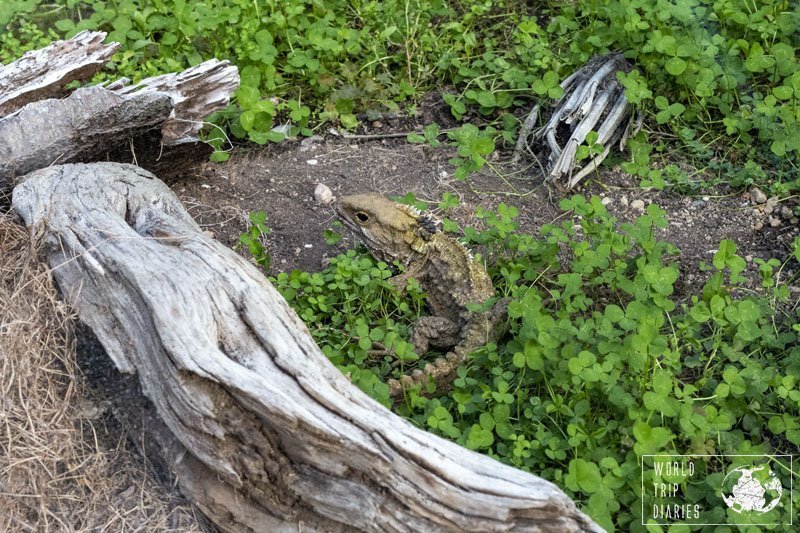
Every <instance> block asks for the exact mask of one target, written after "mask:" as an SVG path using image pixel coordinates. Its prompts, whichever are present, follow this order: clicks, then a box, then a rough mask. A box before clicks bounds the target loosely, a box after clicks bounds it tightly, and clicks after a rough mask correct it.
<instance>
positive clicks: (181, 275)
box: [13, 163, 600, 532]
mask: <svg viewBox="0 0 800 533" xmlns="http://www.w3.org/2000/svg"><path fill="white" fill-rule="evenodd" d="M13 205H14V208H15V209H16V211H17V212H18V213H19V214H20V215H21V216H22V218H23V219H24V220H25V222H26V224H27V225H28V226H29V227H31V228H33V229H34V231H36V232H41V233H42V234H43V235H44V238H45V243H46V250H47V253H48V258H49V261H50V264H51V266H52V268H53V272H54V275H55V277H56V280H57V282H58V285H59V287H60V289H61V290H62V292H63V294H64V295H65V298H66V299H67V301H68V302H69V303H70V304H72V305H74V306H75V307H76V309H77V311H78V313H79V315H80V317H81V320H82V321H83V322H85V323H86V324H88V325H89V326H90V327H91V328H92V330H93V331H94V332H95V334H96V335H97V336H98V338H99V339H100V341H101V342H102V344H103V346H104V347H105V349H106V350H107V352H108V354H109V356H110V357H111V358H112V359H113V361H114V363H115V364H116V366H117V368H119V369H120V370H121V371H123V372H136V373H137V374H138V376H139V379H140V382H141V384H142V388H143V391H144V393H145V394H146V396H147V397H149V398H150V400H151V401H152V402H153V403H154V405H155V407H156V409H157V411H158V413H159V415H160V417H161V418H162V419H163V421H164V422H165V423H166V425H167V427H168V428H169V430H170V431H171V433H172V434H173V435H174V436H175V440H174V442H173V445H172V446H167V447H165V452H166V453H167V454H168V455H170V456H171V457H173V458H174V459H175V463H174V469H175V472H176V473H177V477H178V481H179V483H180V484H181V486H182V489H183V490H184V491H186V492H187V493H188V494H189V495H190V497H191V498H192V499H193V501H194V502H195V503H196V504H197V505H198V506H199V507H200V508H201V509H202V510H203V511H204V512H205V513H206V514H207V515H208V516H209V517H210V518H211V519H212V520H213V521H214V522H215V523H216V525H217V526H218V527H220V528H221V529H223V530H226V531H244V530H252V531H282V530H287V531H288V530H293V531H299V530H312V531H313V530H320V531H323V530H324V531H343V530H354V529H356V530H368V531H384V530H393V531H438V530H463V531H510V530H515V531H517V530H519V531H523V530H527V531H559V532H560V531H577V530H586V531H600V528H599V527H598V526H597V525H596V524H594V523H593V522H592V521H591V520H590V519H588V518H587V517H586V516H585V515H583V514H582V513H581V512H580V511H579V510H578V509H577V508H576V507H575V504H574V503H573V502H572V501H571V500H570V499H569V498H568V497H567V496H566V495H564V494H563V493H562V492H561V491H560V490H559V489H558V488H557V487H556V486H555V485H553V484H551V483H549V482H547V481H544V480H542V479H540V478H538V477H536V476H533V475H530V474H526V473H524V472H521V471H519V470H516V469H513V468H511V467H508V466H504V465H502V464H500V463H498V462H496V461H494V460H492V459H490V458H488V457H485V456H482V455H479V454H476V453H473V452H470V451H468V450H466V449H463V448H461V447H460V446H458V445H456V444H454V443H451V442H448V441H445V440H443V439H440V438H438V437H436V436H434V435H431V434H428V433H426V432H424V431H421V430H419V429H417V428H415V427H413V426H412V425H411V424H410V423H408V422H406V421H404V420H402V419H400V418H399V417H397V416H396V415H394V414H392V413H391V412H390V411H388V410H387V409H385V408H383V407H382V406H380V405H379V404H377V403H376V402H374V401H373V400H371V399H370V398H368V397H367V396H366V395H364V394H363V393H362V392H361V391H360V390H358V389H357V388H356V387H355V386H353V385H352V384H351V383H350V382H349V381H348V380H347V379H346V378H345V377H344V376H343V375H342V374H341V373H340V372H338V371H337V370H336V368H335V367H333V366H332V365H331V364H330V362H329V361H328V360H327V358H326V357H325V356H324V355H323V354H322V352H321V351H320V349H319V348H318V347H317V346H316V344H315V343H314V341H313V340H312V338H311V336H310V334H309V332H308V330H307V329H306V327H305V325H304V324H303V323H302V322H301V321H300V319H299V318H298V317H297V315H296V314H295V313H294V312H293V311H292V310H291V308H289V306H288V305H287V303H286V302H285V300H284V299H283V298H282V297H281V296H280V295H279V294H278V293H277V291H276V290H275V289H274V288H273V287H272V286H271V285H270V284H269V282H268V281H267V280H266V279H265V278H264V276H263V275H261V273H260V272H259V271H258V270H257V269H256V268H255V267H253V266H252V265H251V264H250V263H248V262H247V261H245V260H244V259H243V258H242V257H240V256H239V255H237V254H235V253H234V252H232V251H231V250H230V249H228V248H226V247H224V246H223V245H221V244H220V243H218V242H216V241H214V240H212V239H210V238H208V237H206V236H205V235H204V234H203V233H202V232H201V231H200V229H199V227H198V226H197V225H196V224H195V222H194V221H193V220H192V219H191V217H190V216H189V215H188V214H187V213H186V211H185V210H184V208H183V207H182V206H181V204H180V203H179V201H178V200H177V198H176V197H175V196H174V195H173V194H172V192H171V191H170V190H169V189H168V188H167V187H166V186H165V185H164V184H163V183H162V182H161V181H159V180H158V179H156V178H155V177H154V176H152V175H150V174H149V173H147V172H145V171H143V170H141V169H139V168H137V167H133V166H130V165H120V164H113V163H97V164H93V165H64V166H55V167H52V168H47V169H43V170H39V171H37V172H34V173H33V174H31V175H29V176H27V177H26V179H25V181H24V182H23V183H21V184H20V185H18V186H17V187H16V189H15V190H14V196H13Z"/></svg>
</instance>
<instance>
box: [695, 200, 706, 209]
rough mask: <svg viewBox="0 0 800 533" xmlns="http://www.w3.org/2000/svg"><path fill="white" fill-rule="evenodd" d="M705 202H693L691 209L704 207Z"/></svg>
mask: <svg viewBox="0 0 800 533" xmlns="http://www.w3.org/2000/svg"><path fill="white" fill-rule="evenodd" d="M705 205H706V202H705V201H704V200H695V201H693V202H692V209H698V208H700V207H704V206H705Z"/></svg>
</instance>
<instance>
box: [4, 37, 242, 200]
mask: <svg viewBox="0 0 800 533" xmlns="http://www.w3.org/2000/svg"><path fill="white" fill-rule="evenodd" d="M105 35H106V34H105V33H103V32H91V33H90V32H82V33H79V34H78V35H76V36H75V37H73V38H72V39H70V40H68V41H59V42H57V43H54V44H52V45H50V46H48V47H46V48H43V49H41V50H37V51H34V52H29V53H28V54H25V56H24V57H22V58H21V59H19V60H17V61H15V62H13V63H10V64H9V65H7V66H5V67H2V66H0V193H2V192H7V191H8V190H9V189H10V188H11V187H12V186H13V182H14V178H15V177H17V176H22V175H24V174H27V173H28V172H31V171H33V170H36V169H39V168H44V167H47V166H49V165H52V164H56V163H71V162H90V161H96V160H103V159H107V158H106V157H104V155H105V154H107V153H109V152H113V151H115V150H118V149H119V148H121V147H123V146H126V145H128V144H130V145H133V144H134V143H135V141H136V140H137V139H139V138H142V137H143V136H144V135H145V134H146V133H148V132H151V131H153V130H156V132H160V137H158V138H157V142H160V143H161V144H162V145H163V146H174V145H178V144H182V143H188V142H194V141H197V140H198V132H199V131H200V128H201V127H202V125H203V120H204V119H205V118H206V117H207V116H209V115H210V114H212V113H213V112H214V111H217V110H219V109H223V108H225V107H226V106H227V105H228V102H229V100H230V96H231V94H233V92H234V91H235V90H236V89H237V87H238V86H239V73H238V69H237V68H236V67H235V66H233V65H230V64H229V63H228V62H227V61H218V60H216V59H212V60H209V61H206V62H204V63H201V64H200V65H197V66H196V67H192V68H189V69H187V70H185V71H183V72H180V73H176V74H166V75H163V76H155V77H153V78H147V79H145V80H142V81H141V82H139V83H137V84H135V85H131V86H128V80H127V79H121V80H118V81H115V82H113V83H111V84H109V85H107V86H106V87H101V86H94V87H86V88H81V89H78V90H76V91H74V92H73V93H72V94H70V95H69V96H68V97H67V98H63V99H59V98H48V99H44V100H37V98H43V97H44V96H50V95H53V94H54V93H57V92H58V91H59V90H61V89H62V88H63V86H64V85H66V84H67V83H69V82H71V81H75V80H80V79H83V78H85V77H87V76H89V75H91V74H94V73H96V72H97V71H98V70H100V68H101V67H102V66H103V64H105V63H106V62H107V61H108V60H109V59H110V58H111V56H112V55H113V53H114V52H115V51H116V50H117V48H118V47H119V45H118V44H116V43H111V44H107V45H103V44H102V41H103V39H104V38H105ZM59 54H60V55H59ZM48 61H50V63H49V64H48ZM156 148H158V145H157V146H156ZM155 152H156V154H157V155H158V154H160V150H156V151H155ZM135 155H136V154H135V151H134V153H133V154H132V157H135ZM128 160H129V161H130V159H128ZM140 163H141V162H140Z"/></svg>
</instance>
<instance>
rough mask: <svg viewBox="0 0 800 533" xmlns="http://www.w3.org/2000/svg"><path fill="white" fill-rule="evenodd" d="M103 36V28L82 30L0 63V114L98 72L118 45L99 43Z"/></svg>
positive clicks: (53, 92) (6, 113)
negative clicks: (69, 36)
mask: <svg viewBox="0 0 800 533" xmlns="http://www.w3.org/2000/svg"><path fill="white" fill-rule="evenodd" d="M105 38H106V34H105V32H100V31H94V32H90V31H82V32H80V33H78V34H77V35H75V36H74V37H73V38H72V39H69V40H67V41H57V42H55V43H53V44H51V45H49V46H47V47H45V48H42V49H41V50H34V51H31V52H28V53H26V54H25V55H24V56H22V57H21V58H20V59H18V60H16V61H13V62H11V63H9V64H8V65H5V66H3V65H0V117H1V116H5V115H8V114H10V113H12V112H14V111H16V110H17V109H20V108H21V107H22V106H24V105H25V104H27V103H29V102H35V101H37V100H41V99H43V98H49V97H51V96H55V95H56V94H58V93H59V92H61V90H62V89H63V88H64V86H65V85H66V84H68V83H70V82H72V81H75V80H84V79H88V78H90V77H91V76H93V75H94V74H96V73H97V72H99V71H100V69H102V68H103V65H105V64H106V63H107V62H108V60H109V59H111V56H113V55H114V54H115V53H116V51H117V50H118V49H119V43H109V44H103V40H104V39H105Z"/></svg>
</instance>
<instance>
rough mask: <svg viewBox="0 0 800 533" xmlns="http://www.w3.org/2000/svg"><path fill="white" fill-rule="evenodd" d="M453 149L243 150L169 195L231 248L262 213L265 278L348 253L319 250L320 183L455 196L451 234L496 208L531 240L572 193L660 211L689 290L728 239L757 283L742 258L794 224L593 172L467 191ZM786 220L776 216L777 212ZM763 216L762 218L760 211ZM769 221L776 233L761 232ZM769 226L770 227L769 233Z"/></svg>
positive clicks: (744, 198) (788, 234)
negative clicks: (550, 182)
mask: <svg viewBox="0 0 800 533" xmlns="http://www.w3.org/2000/svg"><path fill="white" fill-rule="evenodd" d="M452 155H453V153H452V149H450V148H437V149H433V148H430V147H428V146H421V145H413V144H409V143H407V142H406V141H405V139H383V140H347V139H341V138H327V139H313V140H312V139H306V140H304V141H302V142H301V141H291V142H286V143H284V144H281V145H273V146H267V147H264V148H258V149H253V150H249V151H238V152H235V153H234V154H233V156H232V158H231V160H230V161H229V162H228V163H226V164H224V165H214V164H210V163H209V164H202V165H200V166H199V167H198V168H197V170H196V173H195V174H193V175H191V176H187V177H186V178H184V179H181V180H179V181H177V182H176V183H174V186H173V189H174V190H175V191H176V192H177V194H178V195H179V196H180V197H181V199H182V200H183V201H184V202H185V204H186V205H187V206H188V208H189V210H190V212H191V213H192V215H193V216H195V218H196V219H197V220H198V221H199V222H200V224H201V225H202V226H203V227H204V228H205V229H206V230H208V231H210V232H211V233H213V234H214V236H215V237H216V238H218V239H219V240H221V241H222V242H224V243H225V244H227V245H229V246H235V245H236V243H237V240H238V236H239V234H240V233H241V232H242V231H244V230H245V229H246V227H247V213H248V212H250V211H255V210H263V211H266V213H267V215H268V219H267V224H268V226H269V227H270V228H271V233H270V235H269V238H268V249H269V252H270V253H271V254H272V257H273V266H272V269H273V271H274V272H280V271H287V270H291V269H294V268H299V269H304V270H310V271H316V270H319V269H320V268H322V266H323V262H324V259H325V258H326V257H329V256H332V255H336V254H338V253H340V252H341V251H343V250H344V249H345V248H347V247H349V246H352V244H353V243H352V241H351V240H350V239H349V236H348V235H346V234H345V235H344V236H345V237H346V238H345V239H344V240H343V241H342V242H341V243H339V244H338V245H336V246H329V245H328V244H326V243H325V241H324V240H323V231H324V230H325V229H326V228H328V227H330V224H331V222H332V220H333V209H332V208H331V207H329V206H323V205H318V204H317V203H316V202H315V200H314V189H315V187H316V185H317V184H319V183H323V184H325V185H327V186H328V187H330V189H331V190H332V191H333V193H334V195H335V196H337V197H340V196H342V195H347V194H353V193H358V192H367V191H374V192H379V193H383V194H390V195H403V194H405V193H407V192H413V193H415V194H416V196H417V197H418V198H419V199H422V200H428V201H431V202H436V201H438V200H439V199H441V197H442V194H443V193H445V192H450V193H452V194H455V195H457V196H458V197H459V198H460V200H461V203H460V206H459V207H458V208H457V209H456V210H455V213H448V216H449V217H451V218H455V219H456V220H457V221H458V222H459V223H460V224H462V226H463V225H475V224H477V223H479V221H478V220H476V219H475V217H474V213H475V209H476V208H477V207H478V206H480V207H483V208H490V209H491V208H495V207H496V206H497V204H499V203H500V202H505V203H507V204H510V205H515V206H516V207H518V208H519V211H520V218H519V220H520V223H521V226H522V227H521V229H522V231H525V232H531V233H533V234H536V233H537V232H538V228H539V227H540V226H541V225H542V224H545V223H550V222H553V221H554V220H557V219H559V220H560V219H563V216H564V214H563V212H562V211H561V210H560V209H559V208H558V206H557V204H558V200H559V199H560V198H562V197H564V196H568V195H571V194H584V195H586V196H587V197H588V196H591V195H600V196H602V197H603V198H605V200H604V201H605V202H606V203H607V208H608V210H609V211H610V213H611V214H612V215H614V216H615V217H617V218H618V219H619V220H620V221H630V220H633V219H635V218H636V217H637V216H638V215H640V214H642V213H643V211H644V209H646V206H647V205H648V204H650V203H655V204H657V205H659V206H660V207H661V208H663V209H664V210H666V212H667V214H668V215H667V216H668V220H669V222H670V225H669V227H668V228H666V229H665V230H663V231H661V232H660V238H661V239H663V240H666V241H669V242H672V243H673V244H675V245H676V246H677V247H678V248H679V249H680V250H681V255H680V258H679V264H680V267H681V270H682V272H683V274H684V276H682V283H683V284H688V286H691V287H693V290H696V289H697V288H698V285H699V284H701V283H702V281H704V280H705V278H706V276H705V275H704V274H701V273H700V270H699V265H700V262H702V261H705V262H706V263H710V262H711V259H712V256H713V254H714V252H715V251H716V249H717V245H718V244H719V242H720V241H721V240H722V239H733V240H734V241H735V242H736V243H737V245H738V246H739V253H740V255H742V256H744V257H747V258H748V260H749V261H750V262H749V267H748V272H749V273H750V274H751V275H752V276H751V277H753V279H754V280H755V279H756V277H757V276H756V273H757V267H756V265H755V264H754V263H753V262H752V258H755V257H761V258H769V257H777V258H781V259H782V258H784V257H786V255H787V252H788V250H789V244H790V243H791V241H792V240H793V238H794V237H795V236H796V235H797V234H798V226H797V220H796V219H795V218H793V217H792V216H791V215H790V214H788V211H791V208H792V207H793V205H794V204H793V201H792V200H790V201H788V202H784V203H783V204H782V205H779V206H777V208H776V209H775V210H774V212H773V213H770V214H766V213H764V205H757V204H755V203H754V202H753V201H751V199H750V198H749V195H748V194H746V193H745V194H742V193H738V192H734V191H730V190H719V191H715V192H712V193H706V194H707V195H704V196H698V197H688V196H680V195H677V194H672V193H670V192H664V191H645V190H642V189H641V188H639V187H638V181H636V180H635V179H634V178H632V177H631V176H628V175H626V174H625V173H623V172H621V171H620V170H619V169H609V168H603V169H601V171H600V173H599V176H596V177H594V178H591V179H588V180H587V183H586V185H585V186H583V187H582V188H581V189H578V190H576V191H573V192H569V193H563V192H559V191H555V190H553V189H552V188H550V187H546V186H543V185H542V184H541V183H540V182H537V181H536V180H535V179H533V178H530V177H526V176H525V172H524V171H523V172H519V171H518V172H517V173H516V176H518V177H515V173H514V171H513V169H509V168H508V167H507V166H506V165H504V164H503V163H502V161H495V162H494V167H495V168H496V169H498V170H499V171H500V173H502V174H504V176H505V179H503V178H501V177H500V176H498V175H497V174H496V173H493V172H491V171H489V170H487V171H483V172H482V173H480V174H478V175H476V176H472V177H471V178H470V179H469V180H468V181H466V182H464V181H459V180H456V179H454V178H453V167H452V166H451V165H450V164H449V163H448V159H449V158H450V157H452ZM784 206H785V207H787V208H789V209H788V211H787V210H784V213H786V214H785V216H782V215H781V214H780V211H781V208H782V207H784ZM768 211H769V209H768ZM771 220H777V221H778V223H779V224H778V225H775V226H773V225H771V224H770V221H771ZM773 224H774V222H773Z"/></svg>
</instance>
